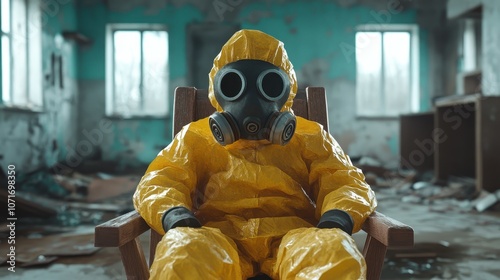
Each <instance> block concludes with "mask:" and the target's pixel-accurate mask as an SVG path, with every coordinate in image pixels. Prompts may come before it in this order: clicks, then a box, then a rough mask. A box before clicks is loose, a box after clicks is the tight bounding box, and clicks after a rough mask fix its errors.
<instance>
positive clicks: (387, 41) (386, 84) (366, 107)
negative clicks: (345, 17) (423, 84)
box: [356, 25, 419, 117]
mask: <svg viewBox="0 0 500 280" xmlns="http://www.w3.org/2000/svg"><path fill="white" fill-rule="evenodd" d="M418 91H419V89H418V32H417V27H416V26H413V25H363V26H360V27H359V29H358V31H357V32H356V109H357V115H358V116H364V117H394V116H398V115H399V114H402V113H409V112H417V111H418V110H419V94H418Z"/></svg>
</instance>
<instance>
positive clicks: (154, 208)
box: [133, 129, 202, 234]
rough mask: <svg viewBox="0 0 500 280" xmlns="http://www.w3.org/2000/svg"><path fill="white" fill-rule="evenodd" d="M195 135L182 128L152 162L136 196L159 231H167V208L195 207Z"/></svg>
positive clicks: (137, 203)
mask: <svg viewBox="0 0 500 280" xmlns="http://www.w3.org/2000/svg"><path fill="white" fill-rule="evenodd" d="M193 138H195V137H194V136H193V135H192V133H189V131H187V129H185V130H183V131H181V132H180V133H179V134H178V135H177V136H176V137H175V138H174V140H173V141H172V143H171V144H170V145H169V146H168V147H166V148H165V149H164V150H162V151H161V152H160V153H159V154H158V156H157V157H156V158H155V159H154V160H153V161H152V162H151V164H150V165H149V167H148V169H147V170H146V173H145V174H144V176H143V177H142V179H141V181H140V182H139V185H138V186H137V189H136V191H135V194H134V196H133V202H134V207H135V209H136V210H137V211H138V212H139V213H140V215H141V216H142V217H143V218H144V219H145V220H146V222H147V223H148V224H149V225H150V226H151V227H152V228H153V229H154V230H156V231H157V232H158V233H162V234H163V233H164V229H163V226H162V216H163V214H164V213H165V212H166V211H167V210H168V209H170V208H172V207H176V206H183V207H186V208H188V209H190V210H192V208H193V197H195V195H196V193H195V190H196V185H197V180H198V174H199V172H200V171H199V170H197V168H198V166H200V165H199V164H197V163H198V162H199V159H198V158H197V157H196V156H195V154H196V150H195V149H196V145H194V146H193V145H189V143H193V142H196V141H195V139H193ZM199 144H200V143H199ZM201 144H202V143H201Z"/></svg>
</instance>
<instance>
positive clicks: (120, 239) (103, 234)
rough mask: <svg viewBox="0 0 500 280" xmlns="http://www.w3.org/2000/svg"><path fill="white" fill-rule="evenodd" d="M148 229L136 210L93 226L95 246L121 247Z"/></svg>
mask: <svg viewBox="0 0 500 280" xmlns="http://www.w3.org/2000/svg"><path fill="white" fill-rule="evenodd" d="M148 229H149V225H148V224H147V223H146V221H144V219H143V218H142V217H141V215H139V213H138V212H137V211H135V210H134V211H131V212H129V213H127V214H124V215H121V216H119V217H116V218H114V219H112V220H110V221H107V222H105V223H103V224H100V225H98V226H96V227H95V241H94V243H95V244H94V245H95V247H121V246H123V245H125V244H126V243H128V242H130V241H133V240H134V239H135V238H137V237H138V236H139V235H141V234H142V233H144V232H145V231H147V230H148Z"/></svg>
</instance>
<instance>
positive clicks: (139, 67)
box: [106, 24, 168, 117]
mask: <svg viewBox="0 0 500 280" xmlns="http://www.w3.org/2000/svg"><path fill="white" fill-rule="evenodd" d="M106 56H107V58H106V59H107V65H106V114H107V115H108V116H119V117H134V116H154V117H162V116H166V115H167V114H168V33H167V31H166V28H165V26H163V25H150V24H132V25H128V24H112V25H108V27H107V42H106Z"/></svg>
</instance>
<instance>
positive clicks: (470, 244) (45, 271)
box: [0, 189, 500, 280]
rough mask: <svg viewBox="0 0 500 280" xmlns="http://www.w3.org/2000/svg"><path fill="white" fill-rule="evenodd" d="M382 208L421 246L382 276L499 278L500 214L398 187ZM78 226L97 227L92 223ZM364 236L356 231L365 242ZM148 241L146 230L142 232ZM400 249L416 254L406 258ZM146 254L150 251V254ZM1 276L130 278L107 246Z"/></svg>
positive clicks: (381, 196) (383, 198) (385, 194)
mask: <svg viewBox="0 0 500 280" xmlns="http://www.w3.org/2000/svg"><path fill="white" fill-rule="evenodd" d="M377 197H378V200H379V207H378V211H380V212H382V213H384V214H386V215H388V216H391V217H392V218H395V219H397V220H400V221H404V222H405V223H407V224H409V225H411V226H412V227H413V228H414V230H415V243H416V246H415V248H414V249H413V250H411V251H408V250H406V251H404V252H403V251H390V252H388V257H389V259H387V260H386V263H385V268H384V271H383V273H382V279H471V280H472V279H474V280H477V279H482V280H485V279H486V280H488V279H500V266H499V261H498V259H499V257H500V213H499V212H493V211H490V212H483V213H477V212H475V211H469V210H464V209H463V207H462V206H460V205H461V204H460V203H459V202H457V201H453V200H443V201H440V202H439V203H434V204H427V205H425V204H411V203H403V202H401V195H398V194H396V193H395V192H394V191H393V190H390V189H382V190H377ZM79 231H84V232H85V231H87V232H88V233H91V232H92V228H91V227H87V228H85V227H81V228H80V229H79ZM364 237H365V235H364V234H363V233H357V234H355V235H354V238H355V240H356V241H357V242H358V244H359V246H360V247H362V245H363V243H364ZM141 240H142V243H143V246H147V235H143V236H141ZM398 252H399V253H410V254H413V255H414V256H415V257H414V258H403V257H401V254H399V257H398ZM146 255H147V253H146ZM0 278H2V279H53V280H57V279H75V280H76V279H92V280H101V279H102V280H104V279H125V278H124V271H123V267H122V265H121V260H120V257H119V254H118V250H117V249H114V248H104V249H102V250H100V251H98V252H97V253H95V254H94V255H91V256H81V257H66V258H60V259H58V260H57V261H56V262H54V263H52V264H51V265H49V266H45V267H39V268H19V267H18V268H16V272H15V273H11V272H9V271H8V270H7V266H5V265H4V266H2V267H0Z"/></svg>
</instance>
